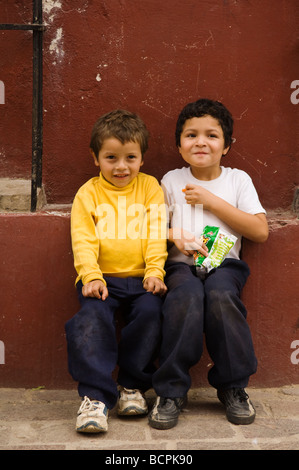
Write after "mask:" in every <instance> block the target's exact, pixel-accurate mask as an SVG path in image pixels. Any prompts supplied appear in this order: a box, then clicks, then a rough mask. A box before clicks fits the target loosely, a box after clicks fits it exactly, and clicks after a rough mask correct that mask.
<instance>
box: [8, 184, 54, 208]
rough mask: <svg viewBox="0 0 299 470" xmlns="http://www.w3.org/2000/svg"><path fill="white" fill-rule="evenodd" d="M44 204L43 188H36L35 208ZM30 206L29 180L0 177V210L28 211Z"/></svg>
mask: <svg viewBox="0 0 299 470" xmlns="http://www.w3.org/2000/svg"><path fill="white" fill-rule="evenodd" d="M45 204H46V194H45V191H44V188H43V187H42V188H38V190H37V210H40V209H41V208H42V207H44V205H45ZM30 207H31V180H28V179H11V178H0V212H28V211H30Z"/></svg>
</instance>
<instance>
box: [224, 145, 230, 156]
mask: <svg viewBox="0 0 299 470" xmlns="http://www.w3.org/2000/svg"><path fill="white" fill-rule="evenodd" d="M229 149H230V145H229V146H228V147H226V148H225V149H224V150H223V152H222V156H223V157H224V156H225V155H226V154H227V153H228V151H229Z"/></svg>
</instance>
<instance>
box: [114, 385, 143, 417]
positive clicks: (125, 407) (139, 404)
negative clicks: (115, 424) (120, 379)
mask: <svg viewBox="0 0 299 470" xmlns="http://www.w3.org/2000/svg"><path fill="white" fill-rule="evenodd" d="M147 412H148V408H147V404H146V401H145V398H144V396H143V394H142V393H141V391H140V390H137V389H134V390H131V389H129V388H125V387H120V392H119V400H118V410H117V413H118V414H119V415H122V416H124V415H125V416H130V415H145V414H146V413H147Z"/></svg>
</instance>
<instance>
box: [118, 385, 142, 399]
mask: <svg viewBox="0 0 299 470" xmlns="http://www.w3.org/2000/svg"><path fill="white" fill-rule="evenodd" d="M122 392H124V393H125V395H126V396H127V398H128V399H130V398H139V399H140V398H143V397H142V394H141V392H140V390H138V389H137V388H136V389H133V388H132V389H131V388H126V387H124V388H123V389H122ZM128 395H129V396H128Z"/></svg>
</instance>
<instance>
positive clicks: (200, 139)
mask: <svg viewBox="0 0 299 470" xmlns="http://www.w3.org/2000/svg"><path fill="white" fill-rule="evenodd" d="M196 143H197V145H205V138H204V136H202V135H199V136H197V139H196Z"/></svg>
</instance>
